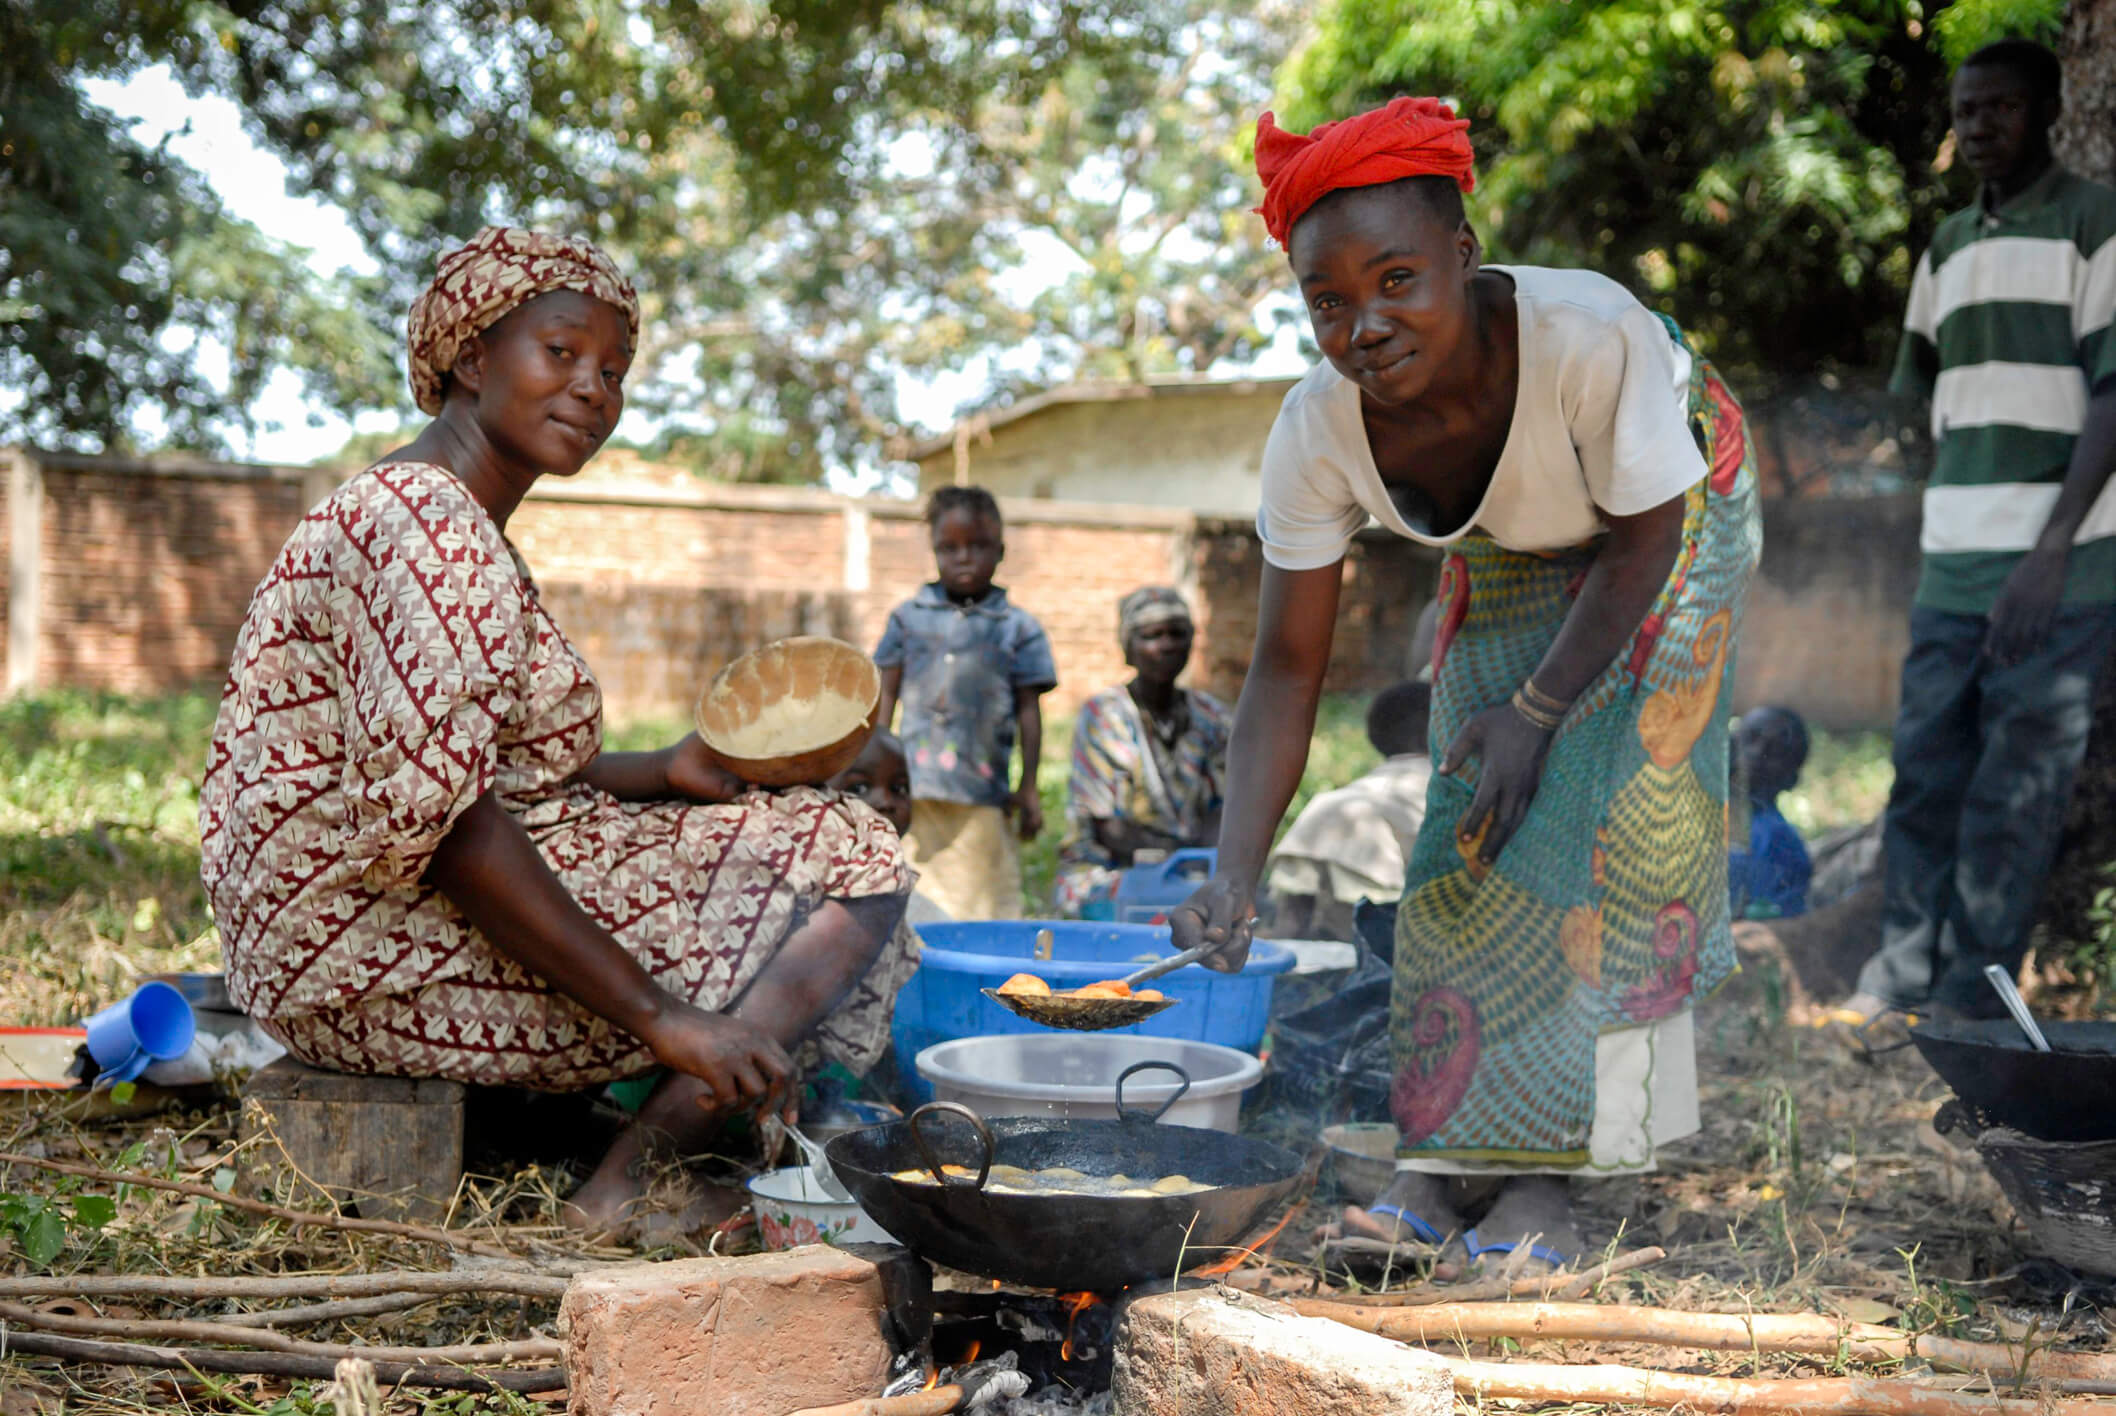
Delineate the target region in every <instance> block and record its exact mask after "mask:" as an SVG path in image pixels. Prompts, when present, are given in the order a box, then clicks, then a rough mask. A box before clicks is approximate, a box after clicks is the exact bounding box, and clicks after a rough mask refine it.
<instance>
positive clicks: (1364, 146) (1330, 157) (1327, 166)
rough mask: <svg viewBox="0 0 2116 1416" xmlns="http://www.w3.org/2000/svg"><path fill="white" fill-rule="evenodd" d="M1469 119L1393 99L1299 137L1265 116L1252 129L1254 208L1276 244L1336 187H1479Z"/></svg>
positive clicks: (1434, 103)
mask: <svg viewBox="0 0 2116 1416" xmlns="http://www.w3.org/2000/svg"><path fill="white" fill-rule="evenodd" d="M1468 129H1469V120H1467V119H1464V118H1457V117H1456V116H1455V110H1454V109H1452V108H1450V107H1448V106H1447V105H1446V104H1444V103H1442V102H1441V101H1440V100H1439V99H1437V98H1394V99H1390V100H1389V102H1388V103H1387V105H1386V106H1384V107H1381V108H1376V109H1373V110H1371V111H1369V112H1366V113H1362V114H1360V115H1359V116H1358V117H1356V118H1346V119H1344V120H1343V121H1342V122H1337V123H1325V124H1323V125H1322V126H1321V127H1319V128H1317V129H1316V130H1315V131H1314V132H1312V133H1310V134H1308V135H1307V136H1306V137H1302V136H1301V135H1300V134H1299V133H1289V132H1287V131H1286V130H1285V129H1284V128H1281V127H1279V126H1278V124H1277V122H1276V121H1274V120H1273V118H1272V115H1271V114H1269V113H1266V114H1265V115H1264V116H1263V117H1262V118H1260V119H1258V120H1257V124H1256V175H1257V176H1258V177H1260V178H1262V179H1263V183H1264V204H1263V205H1262V206H1260V207H1258V208H1256V213H1257V215H1259V216H1261V217H1263V218H1264V229H1265V230H1267V231H1269V232H1270V233H1271V236H1272V239H1273V240H1275V241H1277V242H1278V243H1279V245H1281V246H1283V245H1285V244H1286V236H1287V234H1288V233H1289V232H1291V231H1292V230H1293V223H1294V222H1296V221H1298V220H1300V218H1301V213H1303V212H1305V211H1306V210H1307V209H1308V208H1309V207H1311V206H1314V205H1315V204H1316V203H1317V202H1318V201H1321V200H1322V199H1323V198H1324V197H1326V196H1328V195H1329V194H1330V193H1332V192H1334V191H1336V190H1338V189H1339V188H1340V187H1377V186H1379V185H1381V184H1382V183H1384V182H1394V181H1397V180H1398V179H1399V178H1404V177H1452V178H1454V179H1455V181H1456V182H1457V183H1458V184H1459V185H1460V186H1461V188H1462V190H1463V191H1465V192H1468V191H1473V190H1475V189H1476V185H1477V179H1476V177H1475V176H1474V175H1473V173H1472V171H1471V168H1472V166H1473V164H1474V160H1475V155H1474V154H1473V153H1471V151H1470V146H1469V139H1468V138H1467V137H1466V136H1464V134H1465V133H1466V132H1467V131H1468Z"/></svg>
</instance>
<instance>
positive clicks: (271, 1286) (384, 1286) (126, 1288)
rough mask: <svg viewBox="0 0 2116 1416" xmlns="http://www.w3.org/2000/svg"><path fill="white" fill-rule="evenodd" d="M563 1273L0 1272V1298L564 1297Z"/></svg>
mask: <svg viewBox="0 0 2116 1416" xmlns="http://www.w3.org/2000/svg"><path fill="white" fill-rule="evenodd" d="M567 1281H568V1280H566V1279H565V1278H563V1277H561V1276H560V1275H558V1274H549V1273H501V1272H484V1273H475V1272H473V1273H426V1272H421V1271H419V1270H415V1269H384V1270H381V1271H379V1272H375V1273H284V1274H282V1273H272V1274H226V1275H215V1274H206V1275H203V1276H199V1277H188V1276H183V1275H178V1274H164V1273H128V1274H99V1273H83V1274H73V1275H52V1274H37V1275H30V1276H21V1277H0V1298H182V1299H196V1298H252V1299H256V1298H365V1297H369V1296H371V1295H373V1294H377V1293H515V1294H520V1295H521V1296H523V1297H525V1298H561V1297H564V1296H565V1292H566V1284H567Z"/></svg>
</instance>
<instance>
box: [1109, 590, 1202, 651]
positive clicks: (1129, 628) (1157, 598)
mask: <svg viewBox="0 0 2116 1416" xmlns="http://www.w3.org/2000/svg"><path fill="white" fill-rule="evenodd" d="M1178 620H1180V621H1181V622H1182V623H1184V624H1194V623H1195V622H1196V621H1194V620H1192V619H1191V617H1190V606H1189V605H1188V604H1187V603H1185V602H1184V599H1183V597H1182V596H1181V595H1178V594H1177V593H1176V592H1175V591H1174V590H1171V589H1170V588H1169V587H1168V586H1166V585H1148V586H1145V587H1143V588H1141V589H1138V590H1134V591H1132V592H1131V593H1130V594H1129V595H1126V596H1125V597H1124V598H1123V599H1122V600H1120V601H1118V602H1117V642H1118V643H1119V644H1123V645H1129V644H1130V643H1131V639H1132V636H1133V635H1135V634H1144V633H1145V632H1146V631H1147V630H1149V629H1159V628H1160V627H1161V626H1162V625H1164V624H1169V623H1172V622H1175V621H1178Z"/></svg>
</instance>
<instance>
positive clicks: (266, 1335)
mask: <svg viewBox="0 0 2116 1416" xmlns="http://www.w3.org/2000/svg"><path fill="white" fill-rule="evenodd" d="M0 1322H5V1323H7V1324H9V1325H11V1326H19V1327H26V1328H36V1329H38V1330H40V1331H43V1332H56V1333H64V1334H66V1335H68V1336H71V1337H147V1338H169V1339H171V1340H174V1341H178V1342H228V1343H236V1344H239V1345H240V1346H243V1347H251V1348H256V1349H258V1350H259V1351H264V1352H290V1353H298V1354H301V1355H303V1356H308V1357H328V1358H330V1359H331V1360H332V1361H334V1362H335V1361H336V1360H338V1359H339V1358H340V1357H365V1358H368V1359H369V1360H371V1361H376V1362H411V1363H426V1364H430V1365H439V1364H441V1363H444V1362H464V1363H479V1362H490V1363H500V1362H519V1361H524V1360H528V1359H532V1358H541V1359H545V1360H548V1359H550V1358H553V1357H562V1356H564V1355H565V1349H564V1347H563V1346H562V1345H561V1344H560V1343H559V1342H558V1341H557V1340H556V1339H553V1338H548V1337H534V1338H528V1339H525V1340H523V1341H520V1342H483V1343H466V1344H462V1345H459V1346H455V1347H354V1346H351V1345H349V1344H347V1343H343V1342H308V1341H304V1340H303V1339H301V1338H298V1337H288V1336H287V1335H286V1334H285V1333H281V1332H272V1331H271V1330H269V1329H264V1328H249V1327H239V1328H230V1327H226V1326H224V1325H222V1324H220V1323H215V1322H184V1321H173V1322H172V1321H167V1320H163V1319H157V1318H82V1317H75V1316H74V1315H72V1314H70V1313H47V1312H45V1311H43V1310H42V1309H40V1308H30V1307H25V1306H23V1305H22V1304H20V1303H0Z"/></svg>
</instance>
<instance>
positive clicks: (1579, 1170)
mask: <svg viewBox="0 0 2116 1416" xmlns="http://www.w3.org/2000/svg"><path fill="white" fill-rule="evenodd" d="M1467 127H1468V124H1467V123H1465V122H1463V121H1461V120H1459V119H1457V118H1456V117H1455V116H1454V113H1453V112H1452V110H1450V109H1449V108H1448V107H1447V106H1446V105H1445V104H1442V103H1439V102H1437V101H1436V100H1433V99H1429V98H1399V99H1397V100H1395V101H1394V102H1392V103H1390V104H1389V105H1387V106H1386V107H1385V108H1381V109H1377V110H1375V111H1373V112H1371V113H1366V114H1362V115H1360V116H1359V117H1356V118H1352V119H1348V120H1346V121H1344V122H1341V123H1330V124H1325V125H1323V126H1322V127H1320V128H1317V129H1316V130H1315V131H1314V132H1312V133H1310V134H1308V135H1306V136H1300V135H1297V134H1293V133H1288V132H1285V131H1284V130H1282V129H1280V128H1278V127H1277V126H1276V125H1275V124H1274V123H1273V121H1272V117H1271V115H1270V114H1268V113H1267V114H1265V115H1264V117H1263V120H1262V122H1261V123H1260V124H1259V125H1258V130H1257V170H1258V174H1259V176H1260V177H1261V178H1262V179H1263V181H1264V185H1265V193H1264V201H1263V205H1262V207H1260V208H1259V211H1260V213H1261V214H1262V216H1263V218H1264V222H1265V224H1266V226H1267V227H1268V228H1269V229H1270V232H1271V235H1272V236H1273V237H1275V238H1276V239H1277V240H1278V241H1279V242H1280V244H1281V245H1283V246H1284V247H1285V250H1286V256H1287V259H1288V261H1289V263H1290V264H1291V267H1292V273H1293V278H1294V279H1295V281H1297V282H1298V284H1299V287H1300V292H1301V296H1302V300H1303V303H1304V304H1305V305H1306V306H1307V310H1308V316H1309V320H1310V323H1311V325H1312V327H1313V329H1314V332H1315V340H1316V343H1317V344H1318V345H1319V346H1320V347H1321V349H1322V352H1323V355H1324V362H1323V363H1322V364H1321V365H1319V366H1318V367H1317V368H1315V369H1314V370H1313V371H1312V372H1311V373H1310V374H1309V375H1308V376H1307V377H1306V378H1304V379H1303V380H1301V382H1300V383H1299V384H1298V385H1297V386H1295V387H1294V389H1293V390H1292V391H1291V392H1290V393H1289V394H1288V395H1287V397H1286V401H1285V405H1284V407H1283V408H1282V409H1281V410H1280V412H1279V415H1278V420H1277V422H1276V424H1275V425H1274V426H1273V428H1272V430H1271V436H1270V439H1269V441H1268V443H1267V444H1266V446H1265V450H1264V466H1263V500H1262V505H1261V506H1260V507H1259V508H1258V511H1257V530H1258V534H1259V535H1260V536H1261V538H1262V540H1263V545H1264V556H1265V568H1264V571H1263V583H1262V590H1261V597H1262V604H1261V613H1260V615H1259V620H1258V628H1257V639H1256V649H1255V654H1254V656H1253V658H1252V661H1251V663H1250V668H1249V674H1248V679H1247V681H1246V682H1245V683H1244V685H1243V687H1242V695H1241V701H1240V704H1239V706H1238V707H1237V709H1236V711H1235V719H1234V734H1233V742H1232V745H1231V747H1230V750H1229V753H1228V761H1229V764H1230V766H1229V774H1228V781H1227V787H1226V808H1225V812H1224V815H1223V818H1222V819H1223V821H1224V823H1225V824H1224V825H1223V827H1222V828H1221V833H1220V841H1219V870H1220V873H1219V874H1218V875H1217V876H1216V877H1214V878H1213V879H1212V880H1211V881H1209V882H1208V883H1207V884H1206V885H1205V886H1204V887H1202V888H1201V889H1200V890H1199V891H1198V892H1197V894H1196V895H1194V896H1193V897H1192V898H1191V899H1190V901H1188V902H1187V903H1186V904H1184V905H1182V906H1180V907H1178V909H1177V910H1176V911H1175V913H1174V915H1173V916H1172V923H1173V924H1174V927H1175V934H1176V944H1177V946H1178V947H1183V946H1185V945H1189V944H1194V943H1197V942H1200V941H1201V940H1202V941H1206V942H1217V943H1220V944H1222V945H1223V948H1222V950H1221V952H1220V953H1219V955H1218V957H1217V960H1216V962H1217V963H1218V965H1219V966H1221V967H1228V968H1232V967H1239V965H1240V962H1241V960H1242V959H1243V958H1244V957H1245V956H1246V955H1247V953H1248V948H1249V931H1250V927H1251V924H1252V916H1253V913H1254V903H1255V896H1256V889H1257V879H1258V873H1259V871H1260V870H1261V868H1262V866H1263V864H1264V859H1265V855H1266V853H1267V852H1268V850H1269V848H1270V844H1271V837H1272V832H1273V828H1274V827H1275V826H1276V824H1277V822H1278V820H1279V818H1280V817H1281V816H1282V815H1283V813H1284V811H1285V809H1286V805H1287V803H1288V801H1289V800H1290V799H1291V797H1292V795H1293V790H1294V786H1295V784H1296V783H1297V782H1298V781H1299V779H1300V775H1301V769H1302V767H1303V765H1304V764H1305V762H1306V758H1307V751H1308V739H1309V736H1310V734H1311V732H1312V728H1313V723H1314V718H1315V708H1316V701H1317V699H1318V697H1319V695H1320V693H1321V688H1322V680H1323V671H1324V669H1325V667H1326V666H1327V664H1328V662H1329V655H1330V643H1331V637H1332V631H1333V629H1334V627H1335V621H1336V616H1337V604H1338V588H1339V582H1340V579H1341V576H1342V569H1343V560H1344V556H1345V551H1346V548H1347V547H1348V546H1349V545H1350V543H1351V540H1352V537H1353V536H1354V535H1355V534H1357V533H1358V532H1359V531H1360V530H1361V528H1362V527H1364V526H1365V525H1366V524H1367V521H1368V519H1369V518H1370V517H1371V518H1372V519H1373V520H1375V521H1378V522H1379V523H1380V524H1381V526H1382V527H1383V528H1385V529H1386V530H1388V531H1390V532H1393V533H1394V534H1396V535H1399V536H1403V537H1407V538H1409V539H1411V540H1414V541H1418V542H1421V543H1423V544H1425V545H1429V546H1436V547H1440V548H1442V550H1443V551H1444V552H1445V555H1446V559H1445V562H1444V567H1443V570H1442V572H1441V578H1440V587H1439V594H1438V601H1439V633H1438V637H1437V640H1436V642H1435V645H1434V650H1433V666H1434V682H1433V712H1432V736H1433V747H1434V756H1435V758H1436V759H1437V760H1438V761H1439V763H1440V767H1439V772H1438V773H1437V774H1436V775H1435V776H1434V779H1433V785H1432V789H1431V798H1430V800H1429V802H1428V805H1427V810H1426V825H1425V829H1424V830H1423V831H1422V832H1421V833H1420V835H1419V838H1418V845H1417V848H1416V851H1415V852H1414V855H1413V858H1412V860H1411V863H1410V867H1409V871H1408V877H1407V879H1406V882H1405V890H1404V896H1403V902H1402V904H1401V906H1400V907H1399V909H1398V911H1397V921H1396V964H1395V969H1396V974H1395V984H1394V988H1393V991H1392V1004H1391V1012H1390V1037H1391V1043H1392V1053H1393V1059H1394V1060H1393V1066H1394V1069H1395V1081H1394V1084H1393V1088H1392V1091H1391V1096H1390V1110H1391V1111H1392V1113H1393V1118H1394V1120H1395V1122H1396V1125H1397V1127H1398V1129H1399V1132H1400V1145H1399V1150H1398V1156H1399V1159H1398V1161H1397V1174H1396V1180H1395V1183H1394V1184H1393V1185H1392V1186H1391V1188H1390V1190H1389V1192H1388V1193H1387V1194H1386V1195H1384V1196H1383V1197H1382V1201H1381V1203H1379V1204H1377V1205H1375V1206H1374V1207H1373V1208H1372V1209H1371V1210H1369V1211H1364V1212H1353V1213H1351V1214H1348V1215H1347V1216H1346V1218H1347V1222H1348V1223H1350V1224H1352V1225H1353V1226H1354V1227H1357V1228H1361V1229H1366V1230H1369V1231H1372V1232H1378V1233H1381V1234H1383V1235H1393V1234H1396V1233H1405V1234H1407V1235H1409V1236H1415V1237H1417V1238H1421V1239H1424V1240H1426V1241H1427V1242H1430V1243H1434V1244H1438V1245H1442V1246H1445V1247H1449V1248H1452V1247H1453V1246H1454V1245H1456V1244H1457V1243H1459V1244H1461V1245H1462V1246H1463V1248H1464V1249H1466V1251H1467V1254H1468V1257H1470V1258H1472V1259H1475V1258H1479V1257H1481V1256H1483V1255H1486V1254H1504V1255H1510V1256H1511V1255H1516V1254H1517V1253H1518V1257H1517V1258H1514V1259H1512V1260H1511V1262H1513V1263H1515V1264H1517V1265H1525V1264H1534V1263H1543V1264H1550V1265H1562V1264H1565V1263H1567V1262H1569V1261H1570V1260H1572V1259H1573V1258H1574V1257H1575V1256H1577V1255H1578V1254H1579V1253H1580V1251H1581V1239H1580V1235H1579V1234H1578V1232H1577V1230H1576V1229H1575V1228H1574V1226H1573V1220H1572V1214H1571V1206H1570V1198H1569V1192H1568V1189H1567V1182H1566V1177H1568V1176H1572V1175H1581V1174H1585V1175H1595V1174H1612V1173H1625V1172H1637V1171H1641V1170H1645V1169H1649V1168H1651V1166H1652V1164H1653V1154H1654V1147H1655V1146H1656V1145H1657V1144H1660V1143H1662V1142H1665V1141H1668V1140H1672V1139H1674V1138H1676V1137H1678V1136H1682V1135H1686V1134H1689V1133H1690V1132H1692V1131H1694V1130H1695V1129H1696V1128H1697V1095H1696V1072H1695V1061H1694V1048H1693V1043H1692V1037H1691V1030H1690V1014H1689V1006H1690V1002H1691V1000H1692V999H1693V998H1695V997H1696V996H1698V995H1699V994H1700V993H1701V992H1703V991H1707V990H1709V989H1711V988H1712V987H1713V986H1715V985H1716V984H1717V983H1718V982H1719V981H1720V980H1721V979H1722V978H1723V977H1725V975H1726V974H1727V973H1728V972H1730V971H1731V968H1732V963H1733V956H1732V949H1731V944H1730V941H1729V938H1728V923H1727V887H1726V824H1725V823H1726V807H1727V731H1726V713H1725V710H1724V709H1723V708H1722V707H1721V700H1722V697H1723V695H1724V693H1725V690H1726V687H1727V685H1728V683H1729V682H1730V681H1731V675H1732V666H1733V645H1734V638H1735V632H1736V630H1737V629H1738V627H1739V624H1740V618H1741V607H1742V600H1743V596H1744V594H1745V593H1746V590H1747V586H1748V582H1749V578H1750V576H1751V574H1752V573H1753V572H1754V569H1755V566H1756V561H1757V556H1758V554H1759V552H1760V549H1761V537H1760V534H1759V531H1758V522H1757V514H1756V488H1755V476H1754V472H1753V469H1752V466H1751V457H1750V449H1749V443H1748V438H1747V434H1746V433H1745V431H1744V428H1743V423H1742V415H1741V409H1740V406H1739V405H1738V404H1737V403H1736V402H1735V400H1734V398H1733V395H1732V394H1730V393H1729V392H1728V391H1727V388H1726V385H1725V384H1724V383H1722V382H1721V381H1720V379H1719V376H1718V375H1717V374H1716V373H1715V372H1714V371H1713V370H1712V368H1711V366H1710V365H1709V364H1708V363H1706V361H1705V360H1704V358H1703V357H1702V356H1701V355H1699V354H1698V353H1697V352H1696V351H1695V350H1694V349H1693V348H1692V347H1691V346H1690V344H1689V342H1688V340H1686V339H1685V338H1684V336H1683V334H1682V333H1681V331H1680V330H1678V329H1676V328H1675V326H1674V325H1673V324H1672V323H1669V322H1667V321H1665V320H1663V319H1662V318H1660V317H1658V316H1656V315H1654V314H1652V313H1651V312H1649V311H1648V310H1647V309H1646V308H1645V307H1644V306H1642V305H1641V304H1639V302H1638V301H1637V300H1636V299H1634V298H1633V297H1632V296H1631V295H1630V293H1629V292H1627V291H1626V290H1625V289H1624V288H1623V287H1622V286H1620V285H1617V284H1616V283H1615V282H1613V281H1610V280H1608V279H1606V278H1604V277H1602V276H1600V275H1595V274H1592V273H1590V272H1586V271H1574V270H1550V269H1541V268H1537V267H1532V266H1499V265H1489V264H1486V263H1485V262H1484V260H1483V258H1482V257H1483V251H1482V248H1481V246H1480V244H1479V242H1478V239H1477V233H1476V232H1475V231H1474V230H1473V229H1472V228H1471V227H1470V225H1469V223H1468V221H1467V219H1466V218H1465V214H1464V210H1463V205H1462V194H1463V193H1465V192H1468V191H1470V190H1471V189H1472V187H1473V185H1474V178H1473V176H1472V154H1471V150H1470V145H1469V140H1468V138H1467V136H1466V134H1465V129H1466V128H1467ZM1458 1257H1459V1255H1458Z"/></svg>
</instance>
